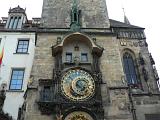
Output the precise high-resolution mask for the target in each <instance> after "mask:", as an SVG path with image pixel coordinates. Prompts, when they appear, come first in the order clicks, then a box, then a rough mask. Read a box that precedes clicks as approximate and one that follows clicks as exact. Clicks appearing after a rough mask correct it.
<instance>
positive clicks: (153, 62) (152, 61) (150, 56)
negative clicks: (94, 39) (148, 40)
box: [149, 53, 155, 65]
mask: <svg viewBox="0 0 160 120" xmlns="http://www.w3.org/2000/svg"><path fill="white" fill-rule="evenodd" d="M149 58H150V61H151V65H154V64H155V61H154V59H153V57H152V54H151V53H150V54H149Z"/></svg>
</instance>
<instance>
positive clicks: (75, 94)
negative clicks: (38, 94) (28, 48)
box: [48, 33, 104, 120]
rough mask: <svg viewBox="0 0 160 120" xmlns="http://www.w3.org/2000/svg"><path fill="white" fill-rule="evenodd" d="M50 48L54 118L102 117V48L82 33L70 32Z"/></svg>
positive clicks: (96, 119)
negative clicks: (100, 66) (51, 53)
mask: <svg viewBox="0 0 160 120" xmlns="http://www.w3.org/2000/svg"><path fill="white" fill-rule="evenodd" d="M64 38H65V39H62V40H61V41H60V38H58V39H59V41H60V42H57V45H55V46H54V47H53V48H52V50H53V56H54V57H55V68H54V72H53V73H54V75H53V81H54V83H53V89H54V93H53V102H52V105H48V106H52V108H51V109H53V110H54V112H55V113H56V116H57V119H60V120H61V119H62V120H103V119H104V118H103V116H104V110H103V107H102V98H101V84H102V75H101V71H100V68H99V58H100V56H101V55H102V52H103V48H101V47H100V46H98V45H96V44H95V43H94V41H93V40H92V38H90V37H88V36H86V35H84V34H82V33H72V34H69V35H67V36H66V37H64Z"/></svg>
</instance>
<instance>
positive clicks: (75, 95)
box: [61, 69, 95, 101]
mask: <svg viewBox="0 0 160 120" xmlns="http://www.w3.org/2000/svg"><path fill="white" fill-rule="evenodd" d="M61 90H62V93H63V94H64V95H65V96H66V97H67V98H68V99H71V100H73V101H77V100H79V101H83V100H86V99H88V98H90V97H91V96H93V94H94V91H95V83H94V80H93V78H92V76H91V75H90V74H89V73H88V72H86V71H84V70H80V69H75V70H69V71H68V72H66V73H65V74H64V75H63V77H62V81H61Z"/></svg>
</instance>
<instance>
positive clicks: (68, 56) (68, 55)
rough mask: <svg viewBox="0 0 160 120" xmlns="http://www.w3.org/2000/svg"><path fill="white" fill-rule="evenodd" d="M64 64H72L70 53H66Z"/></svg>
mask: <svg viewBox="0 0 160 120" xmlns="http://www.w3.org/2000/svg"><path fill="white" fill-rule="evenodd" d="M66 62H72V53H71V52H67V53H66Z"/></svg>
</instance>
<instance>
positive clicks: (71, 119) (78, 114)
mask: <svg viewBox="0 0 160 120" xmlns="http://www.w3.org/2000/svg"><path fill="white" fill-rule="evenodd" d="M64 120H93V118H92V117H91V116H90V115H89V114H88V113H86V112H82V111H75V112H72V113H70V114H68V115H67V116H66V117H65V119H64Z"/></svg>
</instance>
